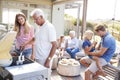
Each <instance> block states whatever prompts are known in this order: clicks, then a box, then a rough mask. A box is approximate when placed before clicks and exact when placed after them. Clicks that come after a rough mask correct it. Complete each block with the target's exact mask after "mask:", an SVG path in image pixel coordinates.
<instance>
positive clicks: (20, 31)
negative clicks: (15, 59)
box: [14, 13, 34, 59]
mask: <svg viewBox="0 0 120 80" xmlns="http://www.w3.org/2000/svg"><path fill="white" fill-rule="evenodd" d="M14 31H17V36H16V44H15V47H16V50H15V52H16V53H17V55H20V52H21V51H22V54H23V55H24V56H25V57H27V58H29V59H30V58H31V57H32V59H33V54H32V53H33V46H34V45H33V42H30V41H31V39H32V38H33V37H34V29H33V27H31V25H30V24H28V23H27V21H26V16H25V15H24V14H23V13H18V14H16V17H15V26H14Z"/></svg>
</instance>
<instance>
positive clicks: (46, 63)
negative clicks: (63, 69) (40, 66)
mask: <svg viewBox="0 0 120 80" xmlns="http://www.w3.org/2000/svg"><path fill="white" fill-rule="evenodd" d="M44 66H45V67H47V68H50V60H48V59H47V60H46V62H45V64H44Z"/></svg>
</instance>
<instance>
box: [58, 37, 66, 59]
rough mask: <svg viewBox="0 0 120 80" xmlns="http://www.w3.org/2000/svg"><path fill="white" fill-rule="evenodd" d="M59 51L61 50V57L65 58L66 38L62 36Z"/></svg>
mask: <svg viewBox="0 0 120 80" xmlns="http://www.w3.org/2000/svg"><path fill="white" fill-rule="evenodd" d="M58 49H59V57H60V56H63V54H64V50H65V37H64V36H60V40H59V43H58Z"/></svg>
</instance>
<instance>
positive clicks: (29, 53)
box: [15, 48, 32, 59]
mask: <svg viewBox="0 0 120 80" xmlns="http://www.w3.org/2000/svg"><path fill="white" fill-rule="evenodd" d="M15 52H16V53H17V55H20V53H21V51H20V50H19V49H16V50H15ZM31 54H32V48H29V49H25V50H23V52H22V55H24V56H25V57H27V58H29V59H30V57H31Z"/></svg>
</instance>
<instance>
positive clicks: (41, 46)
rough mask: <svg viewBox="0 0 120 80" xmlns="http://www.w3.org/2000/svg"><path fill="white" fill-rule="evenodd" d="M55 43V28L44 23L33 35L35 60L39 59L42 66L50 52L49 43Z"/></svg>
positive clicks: (50, 45) (50, 46)
mask: <svg viewBox="0 0 120 80" xmlns="http://www.w3.org/2000/svg"><path fill="white" fill-rule="evenodd" d="M53 41H56V31H55V27H54V26H53V25H52V24H51V23H49V22H48V21H46V22H45V23H44V24H43V25H42V26H40V27H39V28H38V29H37V30H36V33H35V59H39V60H40V61H42V63H43V64H44V63H45V61H46V59H47V57H48V55H49V53H50V50H51V48H52V44H51V42H53Z"/></svg>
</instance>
